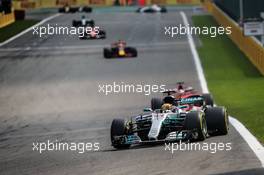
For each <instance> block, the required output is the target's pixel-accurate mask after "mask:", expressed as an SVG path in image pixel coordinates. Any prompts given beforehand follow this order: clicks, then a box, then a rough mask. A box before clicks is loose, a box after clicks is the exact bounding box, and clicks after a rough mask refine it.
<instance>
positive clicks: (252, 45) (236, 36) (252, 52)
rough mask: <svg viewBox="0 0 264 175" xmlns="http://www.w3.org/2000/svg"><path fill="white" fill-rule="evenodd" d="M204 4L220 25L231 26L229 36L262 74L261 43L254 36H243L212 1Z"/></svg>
mask: <svg viewBox="0 0 264 175" xmlns="http://www.w3.org/2000/svg"><path fill="white" fill-rule="evenodd" d="M204 5H205V7H206V8H207V10H208V11H209V12H210V13H211V14H212V15H213V16H214V18H215V19H216V21H217V22H218V23H219V24H220V25H221V26H224V27H227V26H230V27H231V28H232V29H231V30H232V34H231V35H229V37H230V38H231V39H232V41H233V42H234V43H235V44H236V45H237V46H238V47H239V49H240V50H241V51H242V52H243V53H244V54H245V55H246V56H247V57H248V58H249V60H250V61H251V62H252V63H253V64H254V65H255V66H256V67H257V69H258V70H259V71H260V72H261V73H262V75H264V47H263V46H262V45H261V43H260V42H259V41H258V40H257V39H255V38H254V37H248V36H244V34H243V30H242V28H241V27H240V26H239V25H238V24H237V23H236V22H235V21H233V20H232V19H231V18H230V17H228V16H227V15H226V14H225V13H224V12H223V11H222V10H221V9H220V8H218V7H217V6H216V5H215V4H213V3H212V2H210V1H208V0H207V1H205V2H204Z"/></svg>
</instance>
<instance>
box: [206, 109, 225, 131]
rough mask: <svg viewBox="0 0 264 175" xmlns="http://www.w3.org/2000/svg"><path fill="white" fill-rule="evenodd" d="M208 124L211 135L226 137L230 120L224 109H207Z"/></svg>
mask: <svg viewBox="0 0 264 175" xmlns="http://www.w3.org/2000/svg"><path fill="white" fill-rule="evenodd" d="M205 117H206V123H207V127H208V130H209V131H210V134H211V135H226V134H228V130H229V119H228V113H227V110H226V109H225V108H224V107H212V108H207V109H206V111H205Z"/></svg>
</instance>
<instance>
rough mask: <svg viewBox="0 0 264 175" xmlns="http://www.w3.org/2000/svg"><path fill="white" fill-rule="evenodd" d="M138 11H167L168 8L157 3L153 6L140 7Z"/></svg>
mask: <svg viewBox="0 0 264 175" xmlns="http://www.w3.org/2000/svg"><path fill="white" fill-rule="evenodd" d="M136 12H138V13H166V12H167V9H166V7H164V6H158V5H156V4H154V5H152V6H145V7H140V8H138V9H137V10H136Z"/></svg>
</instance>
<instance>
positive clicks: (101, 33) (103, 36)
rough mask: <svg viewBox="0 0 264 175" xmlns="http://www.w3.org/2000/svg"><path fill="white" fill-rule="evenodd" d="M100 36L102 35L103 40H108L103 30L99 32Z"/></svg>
mask: <svg viewBox="0 0 264 175" xmlns="http://www.w3.org/2000/svg"><path fill="white" fill-rule="evenodd" d="M99 35H101V39H105V38H106V33H105V31H103V30H101V31H99Z"/></svg>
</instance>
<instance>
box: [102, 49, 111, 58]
mask: <svg viewBox="0 0 264 175" xmlns="http://www.w3.org/2000/svg"><path fill="white" fill-rule="evenodd" d="M104 57H105V58H111V57H112V53H111V50H109V49H107V48H104Z"/></svg>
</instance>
